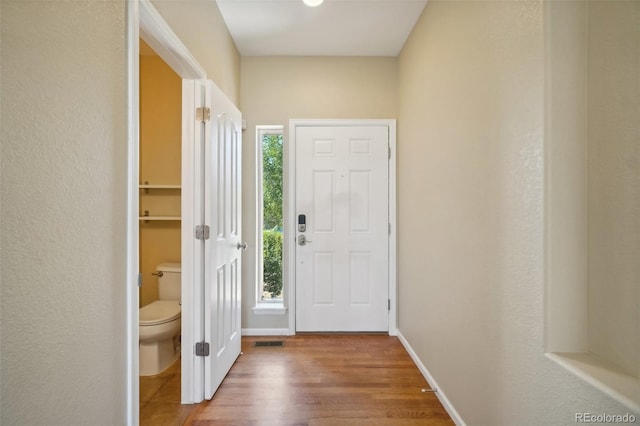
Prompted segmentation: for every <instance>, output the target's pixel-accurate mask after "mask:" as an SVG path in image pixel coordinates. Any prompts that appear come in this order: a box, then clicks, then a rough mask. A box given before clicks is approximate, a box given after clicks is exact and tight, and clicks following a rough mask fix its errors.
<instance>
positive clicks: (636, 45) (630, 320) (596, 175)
mask: <svg viewBox="0 0 640 426" xmlns="http://www.w3.org/2000/svg"><path fill="white" fill-rule="evenodd" d="M588 46H589V53H588V58H589V59H588V62H587V64H588V70H587V74H588V76H589V78H588V99H589V102H588V103H589V107H588V139H589V142H588V159H589V161H588V188H589V196H588V198H589V202H588V212H589V232H588V236H589V244H588V247H589V249H588V277H589V285H588V292H589V299H588V300H589V303H588V307H589V309H588V312H589V327H588V340H589V350H590V351H591V352H593V353H595V354H596V355H598V356H601V357H603V358H605V359H608V360H609V361H611V362H613V363H614V364H616V365H618V366H620V367H622V368H623V369H624V370H625V371H627V372H628V373H630V374H632V375H634V376H635V377H639V376H640V262H639V261H638V259H640V1H590V2H589V11H588ZM638 398H639V399H640V395H639V396H638Z"/></svg>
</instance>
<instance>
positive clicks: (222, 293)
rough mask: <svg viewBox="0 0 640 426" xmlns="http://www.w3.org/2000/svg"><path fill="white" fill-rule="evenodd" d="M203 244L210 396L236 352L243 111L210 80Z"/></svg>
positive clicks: (205, 322) (207, 93)
mask: <svg viewBox="0 0 640 426" xmlns="http://www.w3.org/2000/svg"><path fill="white" fill-rule="evenodd" d="M205 97H206V101H205V105H206V106H208V107H209V108H210V111H211V115H210V121H209V122H208V123H207V125H206V126H205V133H206V141H207V143H206V144H205V148H204V151H205V153H204V155H205V159H206V160H205V197H204V198H205V202H204V207H205V212H204V213H205V224H207V225H208V226H209V228H210V230H209V238H208V239H205V250H204V256H205V261H204V270H205V288H204V304H205V306H204V334H205V342H207V343H209V355H208V356H206V357H205V368H204V370H205V378H204V389H205V397H206V398H207V399H211V397H212V396H213V394H214V393H215V391H216V390H217V389H218V386H220V383H221V382H222V380H223V379H224V377H225V375H226V374H227V372H228V371H229V369H230V368H231V366H232V365H233V363H234V362H235V360H236V358H237V357H238V355H240V338H241V328H240V307H241V303H242V300H241V287H242V286H241V282H242V280H241V271H242V250H241V248H242V244H241V229H242V222H241V217H242V194H241V188H242V181H241V176H242V169H241V164H242V116H241V114H240V111H238V109H237V108H236V107H235V105H233V103H232V102H231V101H230V100H229V99H228V98H227V97H226V96H225V95H224V93H223V92H222V91H221V90H220V89H218V88H217V87H216V86H215V85H214V84H213V82H211V81H208V82H207V86H206V96H205Z"/></svg>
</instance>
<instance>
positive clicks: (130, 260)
mask: <svg viewBox="0 0 640 426" xmlns="http://www.w3.org/2000/svg"><path fill="white" fill-rule="evenodd" d="M126 16H127V21H126V53H127V254H126V256H127V264H126V280H125V282H126V286H127V289H126V312H127V316H126V341H127V344H126V346H127V347H126V360H127V370H126V379H125V383H126V423H127V424H130V425H137V424H139V415H140V401H139V394H140V387H139V352H138V343H139V331H138V321H139V317H138V310H139V302H140V301H139V293H138V292H139V287H138V280H139V278H138V273H139V270H140V268H139V262H140V259H139V232H140V227H139V219H138V217H139V211H138V210H139V173H140V166H139V160H140V140H139V128H140V114H139V105H140V96H139V90H140V61H139V55H140V43H139V40H140V38H141V37H142V38H143V39H144V40H145V42H146V43H147V44H149V46H151V47H152V48H153V50H154V51H155V52H156V53H158V55H159V56H160V57H161V58H162V59H163V60H164V61H165V62H166V63H167V64H168V65H169V66H170V67H171V68H172V69H173V70H174V71H175V72H176V73H177V74H178V75H179V76H180V77H181V78H182V79H183V88H184V86H185V83H187V82H186V81H185V80H191V81H192V82H193V81H194V80H204V79H206V77H207V76H206V72H205V71H204V68H202V67H201V66H200V65H199V64H198V62H197V61H196V59H195V58H194V57H193V55H191V53H190V52H189V50H188V49H187V48H186V46H185V45H184V44H183V43H182V42H181V41H180V39H179V38H178V37H177V36H176V34H175V33H174V32H173V30H171V27H170V26H169V25H168V24H167V23H166V21H165V20H164V19H163V18H162V16H161V15H160V13H158V11H157V10H156V9H155V7H153V5H152V4H151V2H150V0H130V1H127V2H126ZM198 96H199V95H198V93H196V91H195V90H194V91H192V92H189V93H183V101H182V120H183V130H182V170H183V171H184V170H190V169H193V168H195V167H197V164H196V161H195V159H196V158H197V157H196V156H197V152H196V150H197V149H199V148H198V146H197V145H198V144H196V143H195V141H196V137H197V136H198V135H197V134H196V133H197V129H196V127H195V126H185V125H184V123H185V122H186V120H190V119H193V120H191V122H192V123H193V122H195V111H194V108H193V103H194V102H196V100H197V98H198ZM196 186H200V184H199V183H197V180H194V179H185V175H184V173H183V177H182V194H181V198H182V201H181V204H182V224H181V227H182V237H181V240H182V241H181V242H182V259H183V264H182V282H183V283H185V282H192V283H193V282H194V273H195V271H198V270H200V269H201V268H200V269H197V263H198V262H201V256H197V253H195V249H194V245H193V238H192V235H191V233H190V232H186V233H185V232H184V230H185V229H193V225H194V224H195V223H196V221H199V220H200V216H199V215H200V211H199V209H197V208H196V207H197V206H196V205H195V202H196V199H197V197H195V195H194V194H196V193H198V192H197V191H199V188H196ZM184 259H192V261H191V262H189V263H188V264H186V265H185V262H184ZM195 287H196V286H195V285H194V286H185V285H183V286H182V310H183V312H190V313H192V315H190V316H187V315H184V314H183V315H182V345H183V348H184V347H188V348H192V347H193V344H194V342H195V335H194V334H195V333H196V332H197V327H198V326H200V327H201V326H202V324H201V321H198V320H197V318H196V316H197V315H202V312H201V310H196V306H195V303H194V300H195V297H194V295H195V293H196V291H197V289H196V288H195ZM184 353H185V352H184V349H183V354H184ZM192 355H193V354H192ZM194 356H195V355H194ZM191 358H193V357H187V359H185V357H182V403H185V402H194V401H195V400H196V399H197V398H195V395H196V394H198V392H197V389H196V388H197V387H198V386H202V380H200V381H197V380H195V378H196V377H198V376H197V375H199V376H200V377H204V372H203V371H204V370H203V369H201V371H199V369H198V368H197V365H196V363H195V362H194V361H193V360H191V361H190V359H191ZM185 361H186V362H185ZM200 394H204V388H202V390H201V392H200Z"/></svg>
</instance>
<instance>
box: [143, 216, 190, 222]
mask: <svg viewBox="0 0 640 426" xmlns="http://www.w3.org/2000/svg"><path fill="white" fill-rule="evenodd" d="M138 218H139V219H140V220H144V221H147V220H182V218H181V217H180V216H139V217H138Z"/></svg>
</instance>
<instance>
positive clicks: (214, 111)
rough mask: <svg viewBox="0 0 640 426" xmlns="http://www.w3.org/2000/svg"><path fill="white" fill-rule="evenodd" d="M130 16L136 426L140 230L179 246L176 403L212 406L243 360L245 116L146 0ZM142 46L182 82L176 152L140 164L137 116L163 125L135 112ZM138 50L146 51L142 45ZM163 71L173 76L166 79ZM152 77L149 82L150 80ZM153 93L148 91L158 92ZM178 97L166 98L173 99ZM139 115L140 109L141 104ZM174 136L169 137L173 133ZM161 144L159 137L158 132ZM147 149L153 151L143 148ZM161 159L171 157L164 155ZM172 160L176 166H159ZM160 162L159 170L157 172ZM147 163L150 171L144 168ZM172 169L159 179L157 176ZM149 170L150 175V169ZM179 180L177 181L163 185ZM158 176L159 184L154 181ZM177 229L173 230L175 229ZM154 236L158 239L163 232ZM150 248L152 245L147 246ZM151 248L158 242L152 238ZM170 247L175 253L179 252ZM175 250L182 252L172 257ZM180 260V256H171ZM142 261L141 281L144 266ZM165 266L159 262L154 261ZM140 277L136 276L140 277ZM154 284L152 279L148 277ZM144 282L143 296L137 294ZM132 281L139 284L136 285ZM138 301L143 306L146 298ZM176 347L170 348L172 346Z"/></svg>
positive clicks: (133, 420)
mask: <svg viewBox="0 0 640 426" xmlns="http://www.w3.org/2000/svg"><path fill="white" fill-rule="evenodd" d="M127 8H128V11H129V14H128V16H129V18H128V53H129V61H128V78H129V82H130V84H129V93H128V112H129V113H128V115H129V123H128V136H129V146H128V148H129V162H128V164H127V168H128V189H129V202H128V242H127V244H128V264H127V276H128V280H127V283H128V285H129V286H130V287H129V288H128V292H127V330H128V351H127V356H128V360H129V366H130V368H129V369H128V370H127V372H126V380H127V389H128V392H127V423H128V424H138V423H139V416H140V387H139V376H138V373H139V372H140V368H139V367H140V365H139V337H140V331H139V308H140V305H141V302H142V303H148V302H149V301H152V300H153V298H154V297H155V292H154V288H153V287H154V286H153V285H152V284H153V283H154V282H157V280H158V278H159V277H158V276H156V275H153V274H154V273H155V272H156V268H157V265H153V263H156V262H155V261H153V260H150V261H146V260H141V255H143V254H145V253H146V252H147V249H145V248H144V247H143V246H142V245H143V244H144V245H146V243H142V244H141V241H140V239H141V238H145V236H143V233H144V232H145V229H144V227H150V228H153V230H154V231H157V230H159V229H160V230H162V231H167V232H164V233H165V234H172V233H173V235H174V236H175V235H176V234H178V235H179V238H178V244H175V240H174V243H169V244H175V246H174V247H173V248H171V249H170V250H169V251H163V252H162V257H163V258H164V257H165V256H167V257H172V258H168V259H163V261H166V260H169V261H175V260H178V259H179V260H180V263H181V298H180V302H181V316H180V321H181V332H180V335H181V336H180V340H181V345H180V364H179V367H180V374H181V380H180V403H182V404H191V403H195V402H200V401H202V400H204V399H205V398H206V399H209V398H211V397H212V395H213V393H214V392H215V390H216V389H217V386H218V385H219V384H220V381H221V380H222V378H224V376H225V375H226V372H227V371H228V370H229V368H230V367H231V365H232V364H233V362H234V361H235V359H236V357H237V356H238V355H239V354H240V336H241V329H240V306H241V298H240V289H241V285H240V283H241V271H242V253H243V251H244V249H245V248H246V244H245V243H244V242H243V241H242V240H241V229H242V223H241V216H242V215H241V213H242V194H241V191H240V189H241V187H242V179H241V176H242V169H241V164H242V150H241V147H242V130H241V128H242V116H241V113H240V111H239V110H238V109H237V108H236V107H235V105H234V104H233V103H232V102H231V101H230V100H229V99H228V98H227V97H226V96H225V94H224V93H223V92H222V91H221V90H220V89H218V88H217V87H216V85H215V84H214V83H213V82H212V81H209V80H206V77H207V75H206V72H205V71H204V69H203V68H202V67H201V66H200V65H199V64H198V62H197V61H196V60H195V58H194V57H193V56H192V55H191V53H190V52H189V51H188V49H187V48H186V47H185V46H184V44H183V43H182V42H181V41H180V39H179V38H178V37H177V36H176V35H175V33H174V32H173V30H172V29H171V28H170V27H169V25H168V24H167V23H166V22H165V21H164V19H163V18H162V16H161V15H160V14H159V13H158V12H157V10H156V9H155V8H154V6H153V5H152V4H151V2H150V1H149V0H135V1H132V2H128V3H127ZM141 40H142V41H144V43H146V44H148V46H149V47H150V48H151V50H153V51H154V52H156V53H157V55H158V56H159V57H160V58H161V59H162V60H163V61H164V62H165V63H166V65H168V67H169V68H170V69H171V70H173V72H174V74H175V75H177V76H178V78H179V84H180V89H179V90H180V97H179V99H178V100H177V101H176V102H175V106H176V107H177V110H178V111H179V113H178V117H179V118H178V120H179V122H180V125H179V129H180V131H179V134H178V136H177V138H178V140H179V141H180V142H179V148H177V149H176V147H175V146H174V145H172V147H170V148H167V149H166V150H165V155H163V156H162V157H164V158H156V157H154V154H151V157H150V158H141V157H142V156H143V155H145V153H146V148H145V147H143V146H142V143H144V142H141V139H143V138H146V137H147V136H148V135H147V134H145V132H146V130H145V126H144V123H143V120H144V118H142V117H141V116H142V115H145V114H148V115H149V116H150V120H151V123H152V126H155V125H157V124H158V120H162V118H161V116H160V114H159V113H157V111H156V110H155V108H156V107H157V106H158V104H157V102H159V101H157V102H156V101H154V102H150V103H149V105H148V107H149V109H150V112H148V113H147V112H142V111H141V107H143V105H142V104H143V103H145V102H146V100H145V99H142V98H144V97H145V96H146V95H145V93H144V91H143V90H141V86H142V85H143V84H146V83H142V82H141V81H140V80H141V78H143V75H142V74H141V70H142V72H144V71H143V68H144V67H145V65H144V64H142V65H141V62H144V61H146V59H145V58H141V56H140V46H141V44H140V43H141ZM142 49H145V46H144V45H142ZM169 74H170V73H169ZM156 77H157V75H153V77H152V78H156ZM164 90H165V89H164V88H162V87H160V88H155V89H154V90H153V91H160V92H162V91H164ZM174 101H175V100H173V101H171V102H174ZM145 108H146V106H145ZM173 134H174V136H175V134H176V133H175V132H174V133H173ZM161 136H162V137H164V135H161ZM149 152H152V151H149ZM167 153H172V154H168V155H167ZM171 157H173V161H176V160H177V161H176V163H173V164H178V166H176V167H175V168H174V165H167V164H164V163H163V162H164V161H169V158H171ZM154 161H157V162H158V164H160V165H161V167H160V168H159V169H160V171H157V173H156V174H155V175H154V174H153V173H151V172H149V173H150V174H147V172H148V170H153V169H154V167H155V166H156V164H154V165H149V164H146V165H144V166H143V162H144V163H153V162H154ZM147 166H149V167H151V168H150V169H148V170H147V168H148V167H147ZM167 168H173V170H172V171H171V170H169V173H167V174H163V173H162V171H163V170H162V169H165V170H164V171H166V169H167ZM154 173H155V172H154ZM169 175H170V176H171V178H175V177H176V176H178V177H179V178H178V179H179V180H178V183H176V182H174V181H173V180H169V179H167V177H168V176H169ZM156 179H157V182H156ZM178 229H179V232H178ZM160 233H161V234H162V233H163V232H160ZM152 241H153V239H152ZM155 241H156V244H150V245H149V250H154V249H157V248H158V245H160V244H165V242H164V240H158V239H156V240H155ZM176 246H177V247H176ZM178 250H179V251H178ZM176 253H179V258H176V257H174V256H175V255H176ZM142 263H148V265H149V266H147V268H148V272H147V277H144V275H143V274H144V271H143V269H142V268H144V266H143V265H142ZM161 263H162V262H161ZM140 272H142V273H140ZM149 277H151V278H149ZM145 280H146V281H150V285H149V287H150V288H149V289H148V290H150V291H149V292H146V291H145V292H144V293H143V290H141V289H140V288H139V287H140V284H141V283H142V287H144V285H145V283H144V282H145ZM136 283H137V284H138V285H136ZM143 299H144V301H143ZM176 349H177V347H176Z"/></svg>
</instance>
